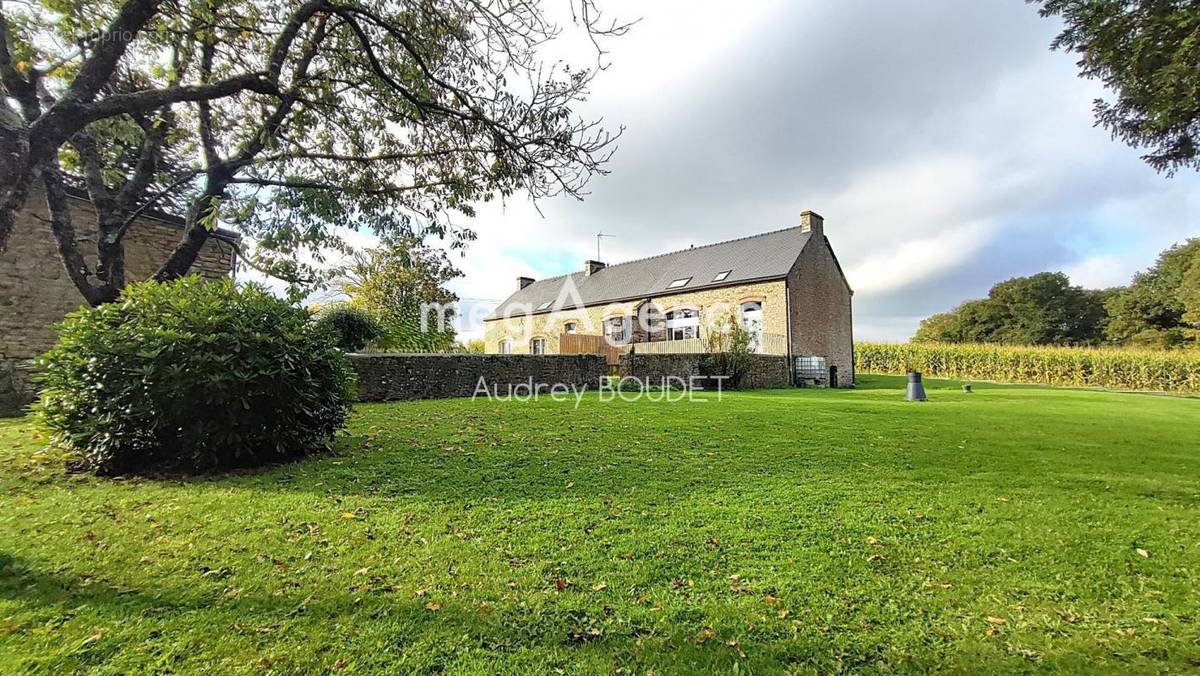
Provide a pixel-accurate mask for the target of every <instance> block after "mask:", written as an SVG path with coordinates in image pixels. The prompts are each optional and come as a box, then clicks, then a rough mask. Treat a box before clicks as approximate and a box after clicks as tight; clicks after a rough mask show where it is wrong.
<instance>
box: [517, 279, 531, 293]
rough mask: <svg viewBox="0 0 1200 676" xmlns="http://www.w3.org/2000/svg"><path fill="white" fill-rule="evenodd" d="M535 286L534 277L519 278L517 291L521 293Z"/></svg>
mask: <svg viewBox="0 0 1200 676" xmlns="http://www.w3.org/2000/svg"><path fill="white" fill-rule="evenodd" d="M530 284H533V277H517V290H518V291H520V290H521V289H524V288H525V287H527V286H529V285H530Z"/></svg>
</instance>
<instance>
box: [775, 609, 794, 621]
mask: <svg viewBox="0 0 1200 676" xmlns="http://www.w3.org/2000/svg"><path fill="white" fill-rule="evenodd" d="M791 614H792V611H790V610H788V609H787V608H780V609H779V612H778V613H776V615H777V616H778V617H779V619H781V620H782V619H784V618H786V617H787V616H788V615H791Z"/></svg>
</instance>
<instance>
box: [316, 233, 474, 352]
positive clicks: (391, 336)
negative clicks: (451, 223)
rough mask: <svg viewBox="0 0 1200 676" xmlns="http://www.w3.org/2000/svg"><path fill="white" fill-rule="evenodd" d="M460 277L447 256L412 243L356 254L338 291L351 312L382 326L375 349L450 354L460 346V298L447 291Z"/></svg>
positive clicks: (409, 240)
mask: <svg viewBox="0 0 1200 676" xmlns="http://www.w3.org/2000/svg"><path fill="white" fill-rule="evenodd" d="M461 275H462V273H461V272H459V271H458V269H457V268H455V267H454V265H453V263H451V262H450V258H449V257H448V256H447V255H446V252H445V251H443V250H441V249H436V248H433V247H430V246H427V245H425V244H424V243H422V242H421V241H420V240H418V239H416V238H412V237H408V238H403V239H400V240H393V241H391V242H388V243H386V244H383V245H381V246H379V247H377V248H374V249H365V250H361V251H357V252H355V254H354V256H353V260H352V262H351V263H350V265H349V266H347V269H346V271H345V275H344V277H343V278H342V279H340V280H339V281H338V286H339V288H340V290H341V292H342V293H344V294H345V295H346V296H348V297H349V301H348V302H349V305H350V306H351V307H354V308H360V309H362V310H365V311H367V312H369V313H371V315H372V316H374V317H375V318H376V319H377V320H378V322H379V325H380V327H381V335H380V336H379V337H377V338H376V339H375V340H374V341H373V345H374V346H375V347H376V348H379V349H383V350H390V351H394V352H447V351H451V350H452V349H453V348H454V345H455V341H454V336H455V331H454V326H453V324H452V322H453V320H454V318H455V308H454V303H455V302H456V301H457V300H458V297H457V296H455V295H454V294H453V293H452V292H450V291H449V290H447V289H446V287H445V285H446V283H447V282H449V281H450V280H452V279H455V278H456V277H460V276H461Z"/></svg>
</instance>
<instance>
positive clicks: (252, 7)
mask: <svg viewBox="0 0 1200 676" xmlns="http://www.w3.org/2000/svg"><path fill="white" fill-rule="evenodd" d="M564 2H565V4H564V7H569V8H570V9H571V10H572V18H573V19H574V20H573V21H571V22H568V24H569V26H574V27H578V28H579V29H580V31H582V33H583V34H585V35H586V36H588V37H590V38H591V39H592V44H594V45H596V48H595V49H596V53H597V55H599V54H602V51H601V50H600V47H599V44H600V40H602V39H603V38H605V37H608V36H613V35H619V34H621V33H623V32H624V30H625V28H626V26H624V25H620V24H615V23H611V22H610V23H605V22H604V21H603V20H602V19H601V17H600V15H599V13H598V12H597V11H596V9H595V8H594V7H593V5H592V0H564ZM2 9H3V11H2V14H0V85H2V89H0V96H2V98H3V105H0V165H2V166H0V170H2V171H0V251H2V250H3V249H4V245H5V243H6V240H7V237H8V235H9V232H10V231H11V227H12V224H13V219H14V216H15V213H16V212H17V211H18V210H19V209H21V208H22V206H23V205H24V204H25V202H26V200H27V199H29V198H30V196H31V195H32V194H34V193H33V192H32V191H34V190H35V189H38V188H40V189H41V190H42V192H44V195H45V199H46V202H47V206H48V207H49V212H50V213H51V216H52V218H51V221H52V222H51V229H52V230H53V233H54V236H55V238H56V240H57V242H58V248H59V251H60V253H61V256H62V258H63V262H64V265H65V266H66V269H67V272H68V274H69V275H70V278H71V279H72V281H73V282H74V283H75V285H76V286H77V287H78V288H79V289H80V292H81V293H82V294H83V295H84V297H85V298H86V299H87V300H88V301H89V302H90V303H92V304H97V303H102V302H106V301H108V300H112V299H113V298H115V297H116V295H117V293H118V292H119V290H120V287H121V286H122V285H123V284H124V279H123V258H122V242H123V236H124V234H125V231H126V229H127V228H128V225H129V224H130V222H131V221H132V220H133V219H134V218H135V217H136V216H137V215H138V214H139V213H141V212H143V211H144V210H146V209H149V208H155V207H159V206H162V205H163V204H175V205H177V206H178V207H179V208H181V209H182V210H183V211H184V215H185V217H186V229H185V232H184V234H183V236H182V238H181V240H180V242H179V244H178V246H176V248H175V249H174V251H173V252H172V253H171V255H170V256H169V258H168V259H167V260H166V262H165V263H164V264H163V265H162V267H161V268H160V269H159V270H158V272H157V274H156V275H155V277H156V279H159V280H169V279H173V278H176V277H178V276H180V275H182V274H184V273H185V272H186V271H187V270H188V269H189V268H190V266H191V264H192V263H193V261H194V260H195V258H196V256H197V254H198V252H199V251H200V248H201V247H202V246H203V244H204V242H205V241H206V240H207V238H208V237H209V234H210V233H211V231H212V230H213V229H214V228H215V227H216V226H217V224H219V223H228V224H233V225H236V226H237V228H238V229H239V230H240V231H241V232H243V233H244V234H246V235H248V236H249V237H250V238H251V241H252V246H248V247H246V251H243V255H244V256H248V257H249V258H250V262H251V264H253V265H255V266H258V267H260V268H263V269H264V270H266V271H268V272H269V273H271V274H273V275H275V276H278V277H281V278H284V279H288V280H290V281H292V282H293V283H295V284H306V283H312V282H318V281H320V280H321V279H322V278H321V277H320V275H319V273H318V271H319V270H320V269H321V266H320V263H321V262H322V260H321V256H322V255H323V254H322V252H323V251H325V250H327V249H329V248H330V247H333V248H334V249H337V248H344V243H343V241H342V239H341V237H339V229H340V228H343V227H348V228H355V229H369V230H373V231H374V232H376V233H378V234H390V235H396V236H404V235H408V234H413V233H418V234H422V233H436V234H440V235H448V236H449V237H450V239H451V244H452V245H461V244H462V243H463V242H465V241H469V240H470V238H471V234H470V233H469V232H468V231H466V230H463V229H461V228H458V227H456V225H455V222H454V216H455V215H456V214H465V215H471V214H473V213H474V205H475V204H476V203H478V202H480V201H486V200H490V199H496V198H502V197H505V196H509V195H513V194H515V193H517V192H524V193H527V194H528V195H530V196H531V197H533V198H534V199H537V198H542V197H547V196H551V195H557V194H563V193H565V194H569V195H573V196H581V195H583V194H584V192H583V191H584V186H585V184H586V182H587V180H588V179H589V177H591V176H592V175H594V174H596V173H599V172H603V166H604V163H605V162H606V160H607V159H608V157H609V154H610V152H611V149H612V141H613V136H612V135H611V134H609V133H608V132H606V131H605V130H604V128H603V127H602V125H601V124H600V122H599V121H590V120H584V119H581V118H580V117H579V116H578V115H577V114H575V113H574V109H575V107H576V105H577V104H578V103H579V102H580V101H582V100H583V99H584V97H585V96H586V93H587V89H588V85H589V83H590V82H591V81H592V79H593V77H594V76H595V74H596V72H597V71H598V70H599V68H598V66H599V65H600V57H599V56H597V59H596V63H594V64H593V63H588V64H583V65H582V66H580V65H579V64H574V65H572V64H569V63H560V62H559V61H548V60H547V59H546V58H545V57H544V54H545V49H546V44H547V43H548V42H550V41H552V40H554V39H555V38H557V37H558V36H559V35H560V34H561V33H562V32H563V30H562V28H561V26H560V24H559V23H558V22H556V21H555V20H554V18H553V17H551V16H549V15H548V14H547V12H546V11H545V10H544V9H543V8H542V6H541V5H540V4H539V3H537V2H534V1H533V0H378V1H372V2H365V1H362V0H285V1H283V2H266V1H264V0H84V1H81V2H70V3H64V2H60V1H59V0H31V1H30V2H28V3H19V4H18V3H12V2H9V3H5V4H4V5H3V8H2ZM72 180H75V181H77V182H79V183H80V184H81V185H83V186H85V187H86V189H87V192H88V194H89V196H90V199H91V201H92V203H93V205H95V206H96V211H97V224H96V225H97V228H98V232H99V237H98V238H97V243H96V257H97V259H98V262H97V263H96V264H95V265H92V264H90V263H89V257H88V256H87V255H86V254H87V253H88V252H86V251H85V250H84V243H83V242H82V241H81V240H80V239H79V238H78V237H77V236H76V234H75V226H76V225H77V224H75V223H72V221H71V218H72V215H71V213H70V210H69V209H68V208H67V207H68V199H67V188H68V187H69V184H70V183H71V182H72ZM301 254H305V255H301ZM312 259H315V263H314V261H313V260H312ZM301 261H307V262H301Z"/></svg>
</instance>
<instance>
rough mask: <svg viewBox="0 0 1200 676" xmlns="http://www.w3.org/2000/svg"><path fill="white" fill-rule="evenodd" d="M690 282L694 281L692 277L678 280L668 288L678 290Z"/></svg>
mask: <svg viewBox="0 0 1200 676" xmlns="http://www.w3.org/2000/svg"><path fill="white" fill-rule="evenodd" d="M690 281H692V278H691V277H684V278H682V279H677V280H675V281H673V282H671V283H670V284H668V285H667V288H668V289H678V288H681V287H684V286H687V283H688V282H690Z"/></svg>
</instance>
